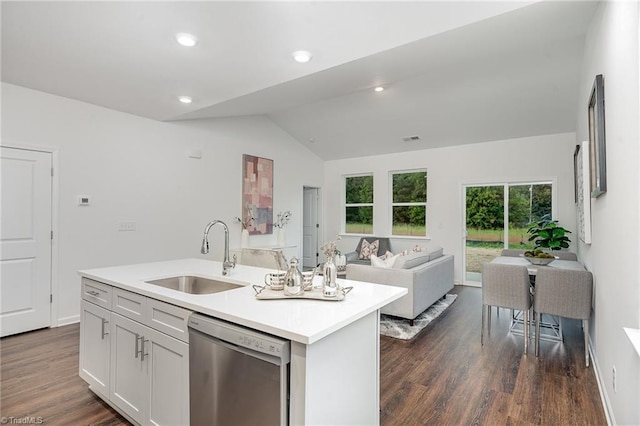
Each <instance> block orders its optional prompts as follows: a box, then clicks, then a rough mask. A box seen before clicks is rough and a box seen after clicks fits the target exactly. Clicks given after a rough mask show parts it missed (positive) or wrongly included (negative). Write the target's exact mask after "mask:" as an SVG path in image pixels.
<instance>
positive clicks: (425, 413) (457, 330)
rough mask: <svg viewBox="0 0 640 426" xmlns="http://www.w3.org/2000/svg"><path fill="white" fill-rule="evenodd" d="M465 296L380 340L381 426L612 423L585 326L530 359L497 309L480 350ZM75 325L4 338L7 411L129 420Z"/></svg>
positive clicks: (474, 295)
mask: <svg viewBox="0 0 640 426" xmlns="http://www.w3.org/2000/svg"><path fill="white" fill-rule="evenodd" d="M454 292H455V293H458V295H459V297H458V299H457V300H456V301H455V302H454V303H453V305H452V306H451V307H450V308H449V309H447V311H445V312H444V313H443V314H442V315H441V316H440V317H439V318H438V319H436V320H435V321H434V322H433V323H431V324H429V326H427V328H426V329H425V330H423V331H422V332H421V333H420V334H419V335H418V336H416V337H415V338H414V339H413V340H411V341H402V340H397V339H392V338H388V337H384V336H383V337H382V338H381V342H380V346H381V361H380V368H381V372H380V382H381V390H380V398H381V415H380V422H381V424H383V425H426V424H430V425H458V424H459V425H469V424H485V425H507V424H508V425H512V424H523V425H524V424H546V425H569V424H576V425H587V424H598V425H600V424H606V420H605V417H604V412H603V409H602V404H601V401H600V396H599V394H598V387H597V384H596V381H595V376H594V372H593V367H589V368H585V366H584V349H583V344H582V331H581V329H580V323H579V321H569V320H565V321H564V323H563V326H564V333H565V342H564V344H562V343H558V342H554V343H551V342H541V346H540V349H541V356H540V358H538V359H536V357H535V356H534V352H533V349H534V348H533V345H531V346H530V347H529V353H528V354H527V355H523V341H522V338H521V337H516V336H512V335H509V334H508V333H507V328H508V319H509V318H508V317H509V315H508V311H506V310H502V312H501V315H500V317H499V318H497V317H496V314H495V310H494V314H493V315H494V316H493V321H492V326H493V329H492V333H491V336H489V337H488V338H487V340H486V341H485V346H484V347H481V346H480V312H481V311H480V303H481V302H480V300H481V299H480V296H481V291H480V289H476V288H470V287H456V288H455V289H454ZM78 339H79V326H78V325H77V324H75V325H70V326H65V327H59V328H54V329H46V330H38V331H33V332H30V333H25V334H21V335H17V336H11V337H7V338H4V339H2V340H0V357H1V360H0V375H1V385H0V393H1V397H0V414H1V415H2V416H3V417H14V418H18V419H22V418H24V417H36V418H37V417H41V418H42V421H43V423H44V424H46V425H122V424H128V423H127V421H126V420H124V419H123V418H122V417H121V416H120V415H118V413H116V412H115V411H114V410H113V409H111V408H110V407H109V406H108V405H106V404H105V403H103V402H102V401H101V400H100V399H99V398H97V397H96V396H94V395H93V393H91V391H89V390H88V388H87V385H86V384H85V383H84V382H83V381H82V380H81V379H80V378H79V377H78Z"/></svg>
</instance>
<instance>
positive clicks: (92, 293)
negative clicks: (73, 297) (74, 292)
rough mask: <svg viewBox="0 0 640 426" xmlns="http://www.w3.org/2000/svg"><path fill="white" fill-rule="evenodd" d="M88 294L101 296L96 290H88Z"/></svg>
mask: <svg viewBox="0 0 640 426" xmlns="http://www.w3.org/2000/svg"><path fill="white" fill-rule="evenodd" d="M87 293H89V294H90V295H92V296H100V293H99V292H97V291H95V290H87Z"/></svg>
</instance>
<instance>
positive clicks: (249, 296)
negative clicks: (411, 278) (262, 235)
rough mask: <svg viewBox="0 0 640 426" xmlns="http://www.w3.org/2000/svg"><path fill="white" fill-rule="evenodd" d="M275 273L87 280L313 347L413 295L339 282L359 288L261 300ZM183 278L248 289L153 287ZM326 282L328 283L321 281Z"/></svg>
mask: <svg viewBox="0 0 640 426" xmlns="http://www.w3.org/2000/svg"><path fill="white" fill-rule="evenodd" d="M267 272H273V271H272V270H269V269H264V268H257V267H253V266H246V265H236V267H235V268H234V269H231V270H230V272H229V275H227V276H223V275H222V263H221V262H215V261H209V260H203V259H181V260H172V261H165V262H154V263H143V264H137V265H126V266H114V267H109V268H97V269H86V270H81V271H78V273H79V274H80V275H81V276H83V277H86V278H90V279H93V280H96V281H100V282H103V283H106V284H111V285H113V286H115V287H118V288H122V289H125V290H129V291H132V292H135V293H139V294H142V295H145V296H149V297H152V298H154V299H158V300H161V301H164V302H167V303H171V304H174V305H177V306H182V307H184V308H186V309H190V310H192V311H195V312H201V313H203V314H206V315H211V316H213V317H216V318H220V319H224V320H227V321H231V322H233V323H236V324H240V325H243V326H246V327H250V328H253V329H256V330H260V331H263V332H265V333H270V334H273V335H276V336H280V337H284V338H286V339H289V340H292V341H296V342H300V343H303V344H312V343H314V342H317V341H318V340H320V339H322V338H323V337H325V336H328V335H329V334H331V333H333V332H335V331H337V330H339V329H341V328H343V327H345V326H347V325H349V324H351V323H352V322H354V321H356V320H358V319H360V318H362V317H364V316H366V315H367V314H370V313H371V312H374V311H376V310H378V309H380V308H381V307H383V306H384V305H386V304H388V303H390V302H393V301H394V300H396V299H399V298H400V297H402V296H404V295H405V294H407V289H405V288H400V287H392V286H386V285H380V284H371V283H363V282H359V281H351V280H345V279H338V283H339V284H340V285H342V286H343V287H349V286H353V290H352V291H351V292H350V293H349V294H348V295H347V296H346V297H345V299H344V300H342V301H339V302H336V301H323V300H301V299H288V300H286V299H285V300H258V299H256V298H255V291H254V289H253V288H252V287H251V285H252V284H258V285H264V275H265V274H266V273H267ZM180 275H196V276H200V277H206V278H214V279H217V280H220V281H228V282H233V283H237V284H242V285H244V287H241V288H237V289H234V290H229V291H224V292H220V293H214V294H188V293H183V292H180V291H176V290H170V289H166V288H163V287H159V286H156V285H153V284H147V283H146V282H145V281H149V280H152V279H157V278H166V277H172V276H180ZM315 280H322V277H315Z"/></svg>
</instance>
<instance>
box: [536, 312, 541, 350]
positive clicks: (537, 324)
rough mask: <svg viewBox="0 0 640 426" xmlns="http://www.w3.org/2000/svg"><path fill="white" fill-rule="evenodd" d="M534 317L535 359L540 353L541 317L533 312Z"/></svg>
mask: <svg viewBox="0 0 640 426" xmlns="http://www.w3.org/2000/svg"><path fill="white" fill-rule="evenodd" d="M534 317H535V319H536V342H535V345H536V357H537V356H538V354H539V353H540V318H541V317H542V315H541V314H540V312H535V314H534Z"/></svg>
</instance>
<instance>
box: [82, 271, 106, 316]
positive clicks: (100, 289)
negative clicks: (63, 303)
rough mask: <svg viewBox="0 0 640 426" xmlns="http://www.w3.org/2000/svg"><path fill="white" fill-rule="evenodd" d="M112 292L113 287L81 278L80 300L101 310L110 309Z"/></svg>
mask: <svg viewBox="0 0 640 426" xmlns="http://www.w3.org/2000/svg"><path fill="white" fill-rule="evenodd" d="M112 292H113V287H111V286H110V285H107V284H104V283H100V282H98V281H93V280H90V279H89V278H82V298H83V299H84V300H87V301H89V302H91V303H95V304H96V305H98V306H102V307H103V308H106V309H111V297H112V296H111V293H112Z"/></svg>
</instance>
